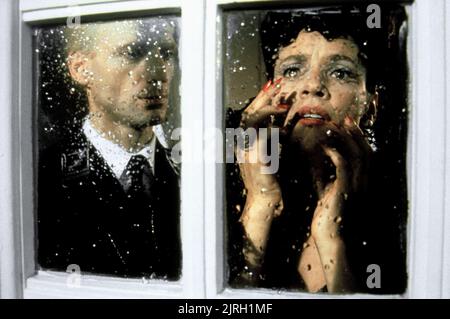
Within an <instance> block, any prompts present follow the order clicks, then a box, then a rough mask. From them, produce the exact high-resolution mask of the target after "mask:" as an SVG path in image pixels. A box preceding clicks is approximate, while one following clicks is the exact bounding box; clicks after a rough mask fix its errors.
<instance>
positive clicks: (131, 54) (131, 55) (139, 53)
mask: <svg viewBox="0 0 450 319" xmlns="http://www.w3.org/2000/svg"><path fill="white" fill-rule="evenodd" d="M123 55H124V56H125V57H126V58H127V59H129V60H138V59H140V58H142V57H144V55H145V50H143V49H142V48H132V47H128V48H127V49H126V50H125V51H124V52H123Z"/></svg>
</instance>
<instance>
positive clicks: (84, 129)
mask: <svg viewBox="0 0 450 319" xmlns="http://www.w3.org/2000/svg"><path fill="white" fill-rule="evenodd" d="M178 35H179V17H178V16H176V15H163V16H153V17H146V18H139V19H131V20H114V21H100V22H92V23H83V21H82V23H81V25H70V26H65V25H60V26H48V27H39V28H36V29H35V30H34V69H35V73H34V75H35V77H34V83H35V85H34V87H35V92H34V93H35V101H34V103H35V106H36V107H35V114H34V117H35V129H34V131H35V141H34V142H35V144H34V145H35V160H36V166H35V167H36V176H37V180H36V186H37V188H36V197H35V198H36V207H37V238H36V247H37V264H38V268H39V269H44V270H55V271H63V272H66V271H68V272H71V271H73V269H78V270H79V271H81V273H83V274H86V273H88V274H97V275H108V276H119V277H126V278H144V279H145V280H147V279H153V278H157V279H166V280H177V279H179V277H180V272H181V242H180V229H179V228H180V227H179V225H180V221H179V210H180V189H179V171H180V165H179V164H178V163H177V162H175V161H173V159H172V158H171V157H170V156H169V155H170V148H171V147H173V146H174V144H175V143H176V142H177V141H172V140H170V139H169V138H168V137H170V135H171V132H172V130H173V129H174V128H176V127H178V126H179V123H180V113H179V100H180V97H179V89H178V88H179V83H180V70H179V62H178V61H179V58H178Z"/></svg>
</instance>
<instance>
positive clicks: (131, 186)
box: [120, 155, 154, 197]
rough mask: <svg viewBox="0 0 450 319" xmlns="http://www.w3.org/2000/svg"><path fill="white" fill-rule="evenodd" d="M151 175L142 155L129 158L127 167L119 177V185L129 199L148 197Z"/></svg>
mask: <svg viewBox="0 0 450 319" xmlns="http://www.w3.org/2000/svg"><path fill="white" fill-rule="evenodd" d="M153 179H154V178H153V173H152V170H151V168H150V164H149V163H148V160H147V159H146V158H145V157H144V156H143V155H134V156H132V157H131V159H130V161H129V162H128V164H127V167H126V168H125V170H124V171H123V173H122V175H121V176H120V183H121V184H122V186H123V188H124V190H125V192H126V193H127V194H129V195H131V196H130V197H133V196H137V195H138V194H143V195H144V194H145V195H147V196H148V195H150V189H151V186H152V184H153Z"/></svg>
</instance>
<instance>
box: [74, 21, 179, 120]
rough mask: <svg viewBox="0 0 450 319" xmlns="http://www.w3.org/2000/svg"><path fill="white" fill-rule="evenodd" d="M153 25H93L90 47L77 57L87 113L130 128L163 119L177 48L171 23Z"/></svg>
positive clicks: (125, 22)
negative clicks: (82, 62) (88, 104)
mask: <svg viewBox="0 0 450 319" xmlns="http://www.w3.org/2000/svg"><path fill="white" fill-rule="evenodd" d="M152 21H156V22H155V23H152V24H150V23H143V22H142V21H119V22H112V23H105V24H101V25H98V26H92V27H94V28H95V30H94V32H92V34H93V35H92V34H89V36H94V37H95V39H94V42H93V43H94V48H93V50H92V48H91V50H88V52H87V53H86V54H85V53H83V55H79V56H78V57H80V56H81V57H82V59H84V62H86V63H85V68H84V70H83V76H85V77H86V78H85V84H86V89H87V93H88V95H89V99H90V104H92V105H90V106H89V107H90V111H91V112H92V111H94V113H96V114H99V116H107V117H109V118H110V119H111V120H112V121H114V122H117V123H120V124H125V125H127V126H130V127H133V128H142V127H146V126H149V125H155V124H158V123H160V122H161V121H164V119H165V117H166V112H167V108H168V100H169V96H168V94H169V85H170V82H171V79H172V77H173V72H174V63H175V61H174V55H175V53H176V52H175V50H176V44H175V41H174V38H173V27H172V26H171V25H170V24H169V22H165V21H163V20H152ZM87 36H88V35H87ZM90 40H92V39H90ZM102 114H103V115H102Z"/></svg>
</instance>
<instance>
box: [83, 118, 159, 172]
mask: <svg viewBox="0 0 450 319" xmlns="http://www.w3.org/2000/svg"><path fill="white" fill-rule="evenodd" d="M83 132H84V134H85V135H86V137H87V139H88V140H89V141H90V142H91V143H92V145H93V146H94V147H95V148H96V149H97V151H98V152H99V153H100V155H101V156H102V157H103V159H104V160H105V162H106V163H107V164H108V166H109V167H110V168H111V170H112V171H113V173H114V175H115V176H116V177H117V178H120V176H121V175H122V172H123V171H124V170H125V168H126V166H127V164H128V162H129V161H130V159H131V157H132V156H133V155H143V156H144V157H145V158H147V160H148V162H149V164H150V167H151V168H152V172H153V174H154V173H155V168H154V167H155V165H154V164H155V147H156V138H155V135H153V138H152V139H151V141H150V142H149V143H148V144H147V145H146V146H145V147H144V148H142V149H141V150H140V151H139V152H128V151H127V150H125V149H124V148H122V147H121V146H119V145H118V144H116V143H114V142H112V141H110V140H108V139H107V138H105V133H100V132H99V131H97V130H96V129H95V128H94V127H93V126H92V124H91V121H90V120H89V119H86V120H85V121H84V123H83Z"/></svg>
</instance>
